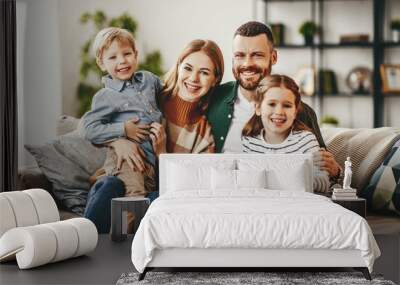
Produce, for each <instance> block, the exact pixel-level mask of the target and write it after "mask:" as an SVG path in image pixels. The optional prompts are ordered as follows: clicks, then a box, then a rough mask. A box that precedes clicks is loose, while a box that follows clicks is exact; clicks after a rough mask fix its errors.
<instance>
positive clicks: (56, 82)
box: [17, 0, 62, 166]
mask: <svg viewBox="0 0 400 285" xmlns="http://www.w3.org/2000/svg"><path fill="white" fill-rule="evenodd" d="M17 16H18V18H17V31H19V32H21V34H18V41H19V42H18V45H20V44H21V42H22V45H20V46H19V47H18V50H17V55H18V57H19V60H18V65H17V68H18V70H17V74H18V87H17V91H18V99H19V101H18V104H19V107H18V128H19V136H20V139H19V147H18V149H19V150H20V152H19V165H20V166H25V165H30V164H32V163H33V159H32V157H31V156H30V155H29V154H28V153H27V152H26V151H25V150H23V145H24V144H43V143H44V142H46V141H48V140H50V139H53V138H55V136H56V126H57V117H58V116H59V115H60V114H61V98H62V92H61V69H60V66H61V62H60V41H59V30H58V23H59V20H58V2H57V1H52V0H35V1H29V0H18V1H17ZM20 41H21V42H20Z"/></svg>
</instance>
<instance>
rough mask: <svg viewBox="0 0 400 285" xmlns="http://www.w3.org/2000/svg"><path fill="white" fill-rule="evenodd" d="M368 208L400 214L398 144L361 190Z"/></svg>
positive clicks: (399, 153) (399, 150)
mask: <svg viewBox="0 0 400 285" xmlns="http://www.w3.org/2000/svg"><path fill="white" fill-rule="evenodd" d="M361 196H362V197H364V198H366V199H367V206H368V209H369V210H371V211H375V212H380V213H397V214H398V215H400V147H399V146H398V144H396V145H395V146H394V147H393V148H392V150H391V151H390V153H389V154H388V155H387V157H386V158H385V160H384V161H383V163H382V165H381V166H379V168H378V169H377V170H376V171H375V173H374V174H373V176H372V178H371V181H370V182H369V184H368V185H367V187H366V188H365V189H363V190H362V191H361Z"/></svg>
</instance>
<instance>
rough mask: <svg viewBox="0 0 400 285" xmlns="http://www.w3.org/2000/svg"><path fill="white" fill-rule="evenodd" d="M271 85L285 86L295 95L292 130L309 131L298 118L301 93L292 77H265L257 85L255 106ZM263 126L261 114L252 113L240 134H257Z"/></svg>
mask: <svg viewBox="0 0 400 285" xmlns="http://www.w3.org/2000/svg"><path fill="white" fill-rule="evenodd" d="M273 87H280V88H286V89H288V90H290V91H291V92H292V93H293V95H294V97H295V101H294V103H295V107H296V111H297V114H296V118H295V120H294V122H293V127H292V130H294V131H311V129H310V128H308V127H307V126H306V125H305V124H304V123H303V122H301V121H300V120H299V113H300V111H301V95H300V91H299V86H298V85H297V84H296V82H294V80H293V79H291V78H290V77H288V76H286V75H280V74H273V75H269V76H267V77H265V78H264V79H263V80H261V82H260V83H259V85H258V87H257V93H256V95H255V96H254V102H255V104H256V106H258V107H260V106H261V103H262V102H263V101H264V98H265V94H266V93H267V92H268V90H269V89H271V88H273ZM263 128H264V126H263V123H262V120H261V116H259V115H257V114H254V115H253V117H251V119H250V120H249V121H248V122H247V124H246V125H245V126H244V128H243V131H242V136H251V137H255V136H258V135H259V134H260V133H261V131H262V129H263Z"/></svg>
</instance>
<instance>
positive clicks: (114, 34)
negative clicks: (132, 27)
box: [93, 27, 136, 64]
mask: <svg viewBox="0 0 400 285" xmlns="http://www.w3.org/2000/svg"><path fill="white" fill-rule="evenodd" d="M114 40H117V41H119V42H122V43H128V44H129V45H131V46H132V49H133V51H134V52H136V45H135V39H134V38H133V35H132V34H131V33H130V32H129V31H128V30H125V29H121V28H115V27H109V28H105V29H102V30H101V31H100V32H98V33H97V35H96V37H95V39H94V41H93V51H94V55H95V56H96V62H97V64H99V63H101V58H102V56H103V52H104V50H106V49H108V48H109V47H110V45H111V44H112V42H113V41H114Z"/></svg>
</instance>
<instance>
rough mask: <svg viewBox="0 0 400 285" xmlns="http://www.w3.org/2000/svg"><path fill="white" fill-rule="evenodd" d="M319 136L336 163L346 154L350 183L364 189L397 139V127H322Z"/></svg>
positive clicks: (398, 130)
mask: <svg viewBox="0 0 400 285" xmlns="http://www.w3.org/2000/svg"><path fill="white" fill-rule="evenodd" d="M321 133H322V136H323V138H324V140H325V143H326V145H327V147H328V150H329V151H330V152H331V153H332V154H333V156H334V157H335V159H336V161H337V162H338V163H339V164H340V165H342V166H343V165H344V161H345V160H346V157H348V156H350V157H351V161H352V163H353V179H352V182H351V186H352V187H354V188H356V189H357V190H358V191H360V190H361V189H364V188H365V187H366V185H367V184H368V181H369V180H370V178H371V176H372V175H373V173H374V172H375V171H376V169H377V168H378V167H379V165H380V164H381V163H382V161H383V160H384V158H385V157H386V156H387V154H388V153H389V151H390V149H391V148H392V146H393V144H394V143H395V142H396V141H397V140H399V138H400V129H399V128H388V127H385V128H376V129H346V128H322V129H321Z"/></svg>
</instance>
